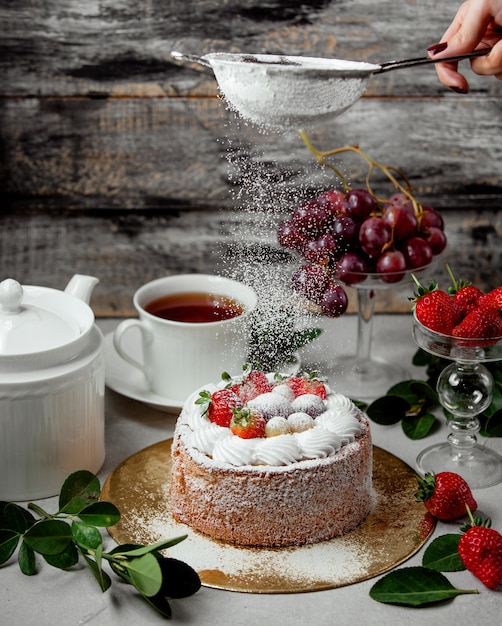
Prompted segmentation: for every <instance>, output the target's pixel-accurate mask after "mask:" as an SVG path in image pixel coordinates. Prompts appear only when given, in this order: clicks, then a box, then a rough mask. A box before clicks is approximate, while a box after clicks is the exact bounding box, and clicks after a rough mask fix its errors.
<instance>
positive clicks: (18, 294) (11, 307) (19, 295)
mask: <svg viewBox="0 0 502 626" xmlns="http://www.w3.org/2000/svg"><path fill="white" fill-rule="evenodd" d="M22 299H23V288H22V286H21V285H20V284H19V283H18V282H17V280H14V279H13V278H6V279H5V280H3V281H2V282H1V283H0V308H1V309H2V310H3V312H4V313H18V312H19V310H20V308H21V300H22Z"/></svg>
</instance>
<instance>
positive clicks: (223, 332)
mask: <svg viewBox="0 0 502 626" xmlns="http://www.w3.org/2000/svg"><path fill="white" fill-rule="evenodd" d="M196 294H206V295H208V294H210V296H211V297H213V296H214V297H215V299H217V298H218V297H220V298H223V299H224V303H223V309H224V311H225V309H226V308H228V307H226V306H225V305H228V304H229V302H228V301H229V300H230V304H234V305H235V304H236V305H237V306H236V308H235V310H234V311H233V313H229V315H234V317H230V318H229V319H221V320H218V321H186V319H189V318H188V317H187V316H185V315H184V314H183V313H182V312H181V313H180V311H179V310H178V311H177V313H176V312H173V318H174V319H167V318H166V317H167V316H169V317H171V312H170V311H168V310H165V311H164V312H158V313H157V314H154V313H152V312H151V311H153V310H154V309H155V306H157V305H158V307H160V308H162V305H163V304H170V305H173V302H172V301H173V300H174V304H185V305H186V306H192V307H193V306H198V305H197V303H195V304H194V303H193V302H191V300H197V299H198V295H197V296H196ZM183 300H184V301H185V302H184V303H183ZM169 301H171V302H169ZM256 303H257V297H256V293H255V292H254V291H253V289H251V288H250V287H248V286H247V285H244V284H243V283H240V282H238V281H236V280H232V279H230V278H224V277H221V276H211V275H207V274H181V275H175V276H166V277H165V278H159V279H157V280H154V281H152V282H149V283H146V284H145V285H143V286H142V287H140V288H139V289H138V290H137V291H136V293H135V294H134V298H133V304H134V307H135V309H136V310H137V311H138V314H139V319H127V320H124V321H123V322H121V323H120V324H119V325H118V326H117V328H116V330H115V332H114V335H113V344H114V346H115V349H116V351H117V353H118V354H119V355H120V356H121V357H122V358H123V359H124V360H125V361H127V362H128V363H129V364H130V365H132V366H134V367H136V368H138V369H139V370H140V371H141V372H142V373H143V374H144V376H145V378H146V382H147V384H148V387H149V389H150V390H151V391H152V392H154V393H156V394H158V395H159V396H163V397H165V398H169V399H170V400H176V401H179V402H183V401H184V400H185V399H186V398H187V397H188V396H189V395H190V393H192V392H193V391H195V390H196V389H198V388H199V387H201V386H203V385H205V384H206V383H208V382H211V381H215V382H216V381H218V380H220V378H221V374H222V373H223V372H228V373H229V374H238V373H240V372H241V371H242V367H243V365H244V363H245V362H246V358H247V353H248V328H247V327H248V318H249V315H250V313H251V312H252V311H253V309H254V308H255V306H256ZM152 304H153V306H152ZM199 308H200V310H201V311H202V308H201V307H199ZM217 310H218V311H220V310H221V306H220V307H219V308H217ZM213 313H214V311H213ZM178 314H179V315H178ZM160 315H165V316H166V317H161V316H160ZM176 317H178V319H176ZM179 319H183V320H184V321H178V320H179ZM204 319H206V318H204ZM134 328H136V329H138V330H139V331H140V332H141V345H142V351H143V360H142V362H140V361H138V360H137V359H135V358H134V357H132V356H131V355H130V354H128V352H127V351H126V350H125V349H124V347H123V346H122V343H123V337H124V334H125V333H127V332H130V331H131V330H132V329H134Z"/></svg>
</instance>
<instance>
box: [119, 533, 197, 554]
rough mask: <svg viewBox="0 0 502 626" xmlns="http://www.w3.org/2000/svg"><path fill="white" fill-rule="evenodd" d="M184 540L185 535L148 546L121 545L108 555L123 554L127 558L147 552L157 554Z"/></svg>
mask: <svg viewBox="0 0 502 626" xmlns="http://www.w3.org/2000/svg"><path fill="white" fill-rule="evenodd" d="M186 538H187V535H180V536H178V537H173V538H172V539H165V540H163V541H158V542H157V543H152V544H150V545H148V546H138V545H134V544H123V545H120V546H116V547H115V548H113V550H111V552H110V554H114V555H120V554H125V555H127V556H128V557H130V556H143V554H148V553H149V552H158V551H159V550H167V548H172V547H173V546H175V545H176V544H178V543H181V542H182V541H184V540H185V539H186Z"/></svg>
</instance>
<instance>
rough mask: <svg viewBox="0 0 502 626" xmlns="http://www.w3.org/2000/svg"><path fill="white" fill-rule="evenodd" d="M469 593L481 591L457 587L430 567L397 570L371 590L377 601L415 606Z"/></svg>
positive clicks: (379, 581) (372, 596)
mask: <svg viewBox="0 0 502 626" xmlns="http://www.w3.org/2000/svg"><path fill="white" fill-rule="evenodd" d="M466 593H479V592H478V590H477V589H469V590H465V589H456V588H455V587H454V586H453V585H452V584H451V583H450V581H449V580H448V579H447V578H446V577H445V576H443V574H441V573H440V572H436V571H434V570H432V569H428V568H426V567H407V568H402V569H398V570H394V571H392V572H390V573H389V574H387V575H386V576H384V577H383V578H381V579H380V580H378V581H377V582H376V583H375V584H374V585H373V587H372V588H371V589H370V597H371V598H373V600H376V601H377V602H383V603H386V604H400V605H404V606H414V607H418V606H427V605H430V604H434V603H436V602H444V601H446V600H451V599H452V598H454V597H455V596H458V595H461V594H466Z"/></svg>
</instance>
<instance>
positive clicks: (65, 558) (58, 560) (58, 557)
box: [43, 542, 78, 569]
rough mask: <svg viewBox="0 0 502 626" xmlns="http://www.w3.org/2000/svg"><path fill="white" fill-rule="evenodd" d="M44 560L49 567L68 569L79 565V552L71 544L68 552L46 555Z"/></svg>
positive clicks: (67, 548) (67, 549)
mask: <svg viewBox="0 0 502 626" xmlns="http://www.w3.org/2000/svg"><path fill="white" fill-rule="evenodd" d="M43 557H44V559H45V560H46V561H47V563H48V564H49V565H52V566H53V567H58V568H59V569H68V568H70V567H73V566H74V565H76V564H77V563H78V550H77V548H76V546H75V544H74V543H73V542H72V543H69V544H68V546H67V547H66V550H63V552H60V553H59V554H44V555H43Z"/></svg>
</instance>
